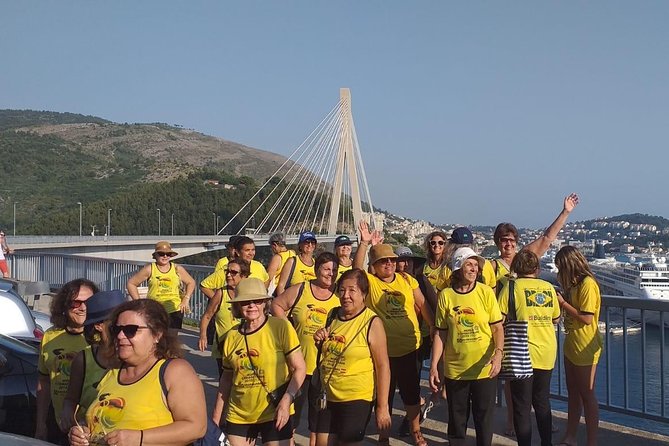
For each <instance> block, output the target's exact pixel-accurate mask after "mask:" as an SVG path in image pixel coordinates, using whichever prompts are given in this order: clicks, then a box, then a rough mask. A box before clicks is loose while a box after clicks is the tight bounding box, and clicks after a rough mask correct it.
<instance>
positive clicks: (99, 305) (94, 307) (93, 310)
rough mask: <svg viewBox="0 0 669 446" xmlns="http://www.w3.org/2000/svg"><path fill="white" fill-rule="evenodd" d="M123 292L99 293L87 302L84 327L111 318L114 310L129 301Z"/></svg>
mask: <svg viewBox="0 0 669 446" xmlns="http://www.w3.org/2000/svg"><path fill="white" fill-rule="evenodd" d="M127 300H128V299H126V298H125V296H124V295H123V293H122V292H121V290H111V291H98V292H97V293H95V294H93V295H92V296H91V297H90V298H89V299H88V300H87V301H86V322H84V325H90V324H96V323H98V322H102V321H104V320H105V319H107V318H108V317H109V316H111V313H112V311H113V310H114V308H116V307H118V306H119V305H121V304H122V303H123V302H125V301H127Z"/></svg>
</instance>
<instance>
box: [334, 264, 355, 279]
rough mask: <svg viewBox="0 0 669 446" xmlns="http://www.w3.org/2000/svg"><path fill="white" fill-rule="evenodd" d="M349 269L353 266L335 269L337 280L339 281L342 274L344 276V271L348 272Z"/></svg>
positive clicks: (341, 266) (340, 266) (342, 266)
mask: <svg viewBox="0 0 669 446" xmlns="http://www.w3.org/2000/svg"><path fill="white" fill-rule="evenodd" d="M351 269H353V264H351V265H349V266H344V265H339V266H338V267H337V280H339V278H340V277H341V275H342V274H344V273H345V272H346V271H349V270H351Z"/></svg>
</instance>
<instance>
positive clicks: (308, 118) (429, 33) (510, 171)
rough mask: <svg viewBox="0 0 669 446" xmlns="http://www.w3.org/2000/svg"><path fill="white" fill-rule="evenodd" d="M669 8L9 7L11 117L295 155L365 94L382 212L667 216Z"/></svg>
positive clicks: (359, 4)
mask: <svg viewBox="0 0 669 446" xmlns="http://www.w3.org/2000/svg"><path fill="white" fill-rule="evenodd" d="M668 24H669V2H665V1H643V2H629V1H627V2H622V1H590V2H587V3H586V2H576V1H573V2H534V1H528V2H441V1H430V2H406V1H402V2H400V1H327V2H326V1H275V2H268V1H267V2H266V1H262V2H261V1H239V2H234V3H232V2H223V1H206V2H205V1H180V2H176V1H141V2H138V1H106V2H101V1H96V2H92V1H76V2H74V1H49V2H44V1H35V2H22V1H8V0H2V1H1V2H0V54H2V64H1V65H0V67H1V69H0V108H17V109H19V108H20V109H37V110H53V111H69V112H76V113H84V114H91V115H96V116H100V117H103V118H106V119H110V120H113V121H117V122H155V121H160V122H166V123H169V124H180V125H183V126H185V127H189V128H194V129H196V130H199V131H202V132H204V133H207V134H211V135H215V136H219V137H222V138H225V139H229V140H232V141H236V142H240V143H243V144H247V145H249V146H253V147H257V148H260V149H264V150H269V151H273V152H277V153H281V154H284V155H288V154H289V153H291V152H292V150H293V149H294V148H295V147H297V145H299V144H300V143H301V142H302V141H303V139H304V138H305V137H306V136H307V135H308V134H309V133H310V132H311V131H312V130H313V129H314V127H315V126H316V124H317V123H318V122H320V120H321V119H322V118H323V117H324V116H325V114H326V113H327V112H328V111H329V110H330V109H331V108H332V107H334V105H335V104H336V103H337V101H338V98H339V88H340V87H349V88H350V89H351V92H352V98H353V113H354V118H355V122H356V128H357V132H358V139H359V142H360V146H361V149H362V151H363V157H364V160H365V165H366V170H367V176H368V180H369V183H370V188H371V192H372V196H373V199H374V204H375V205H376V206H379V207H381V208H384V209H387V210H390V211H392V212H395V213H398V214H401V215H405V216H409V217H413V218H424V219H429V220H430V221H433V222H435V223H463V224H490V225H494V224H497V223H498V222H500V221H512V222H514V223H516V224H517V225H519V226H531V227H538V226H545V225H547V224H548V223H550V221H551V220H552V218H553V217H554V216H555V215H556V214H557V212H558V210H559V208H560V206H561V201H562V197H563V196H564V195H566V194H567V193H568V192H571V191H576V192H578V193H579V194H580V195H581V205H580V206H579V207H578V208H577V211H575V212H574V214H573V217H572V220H580V219H587V218H593V217H596V216H606V215H609V216H610V215H616V214H620V213H626V212H642V213H649V214H654V215H662V216H666V217H669V199H668V195H669V194H668V193H667V179H668V178H669V175H668V171H669V162H668V155H667V153H668V152H669V150H668V149H669V144H668V139H669V122H668V118H669V25H668Z"/></svg>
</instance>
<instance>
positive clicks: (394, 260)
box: [376, 257, 397, 263]
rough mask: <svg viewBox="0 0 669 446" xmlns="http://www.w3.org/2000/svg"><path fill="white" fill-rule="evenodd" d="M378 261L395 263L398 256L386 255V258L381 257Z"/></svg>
mask: <svg viewBox="0 0 669 446" xmlns="http://www.w3.org/2000/svg"><path fill="white" fill-rule="evenodd" d="M376 262H377V263H395V262H397V257H386V258H385V259H379V260H377V261H376Z"/></svg>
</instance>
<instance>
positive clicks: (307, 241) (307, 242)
mask: <svg viewBox="0 0 669 446" xmlns="http://www.w3.org/2000/svg"><path fill="white" fill-rule="evenodd" d="M302 243H304V244H305V245H315V244H316V240H313V239H310V240H305V241H303V242H302Z"/></svg>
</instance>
